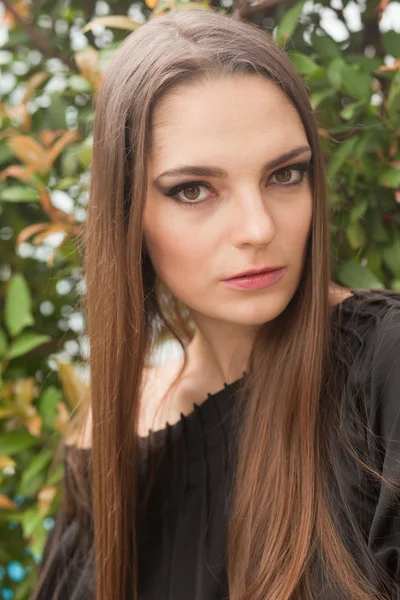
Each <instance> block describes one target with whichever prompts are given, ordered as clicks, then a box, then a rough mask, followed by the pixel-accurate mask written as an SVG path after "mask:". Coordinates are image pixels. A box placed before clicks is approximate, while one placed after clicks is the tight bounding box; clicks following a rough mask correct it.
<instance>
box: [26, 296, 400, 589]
mask: <svg viewBox="0 0 400 600" xmlns="http://www.w3.org/2000/svg"><path fill="white" fill-rule="evenodd" d="M352 292H353V296H352V297H349V298H347V299H345V300H344V301H343V302H341V303H340V304H339V305H336V306H335V307H334V309H333V319H337V321H336V322H337V323H338V326H339V327H338V330H337V331H338V332H339V336H338V338H337V339H336V338H335V347H334V352H335V353H336V358H337V363H338V365H340V371H341V377H343V394H344V396H345V398H346V401H347V403H348V405H349V406H350V407H351V411H350V412H349V413H348V414H349V415H351V414H352V411H356V413H357V415H359V416H360V417H361V419H362V421H363V423H364V424H365V428H362V429H360V428H359V427H358V426H357V425H354V427H353V426H352V419H351V416H349V418H348V419H347V422H346V427H347V433H348V435H349V437H350V439H351V441H352V442H353V443H354V444H355V446H357V447H358V448H360V449H361V450H360V451H361V453H362V454H363V455H364V456H365V458H366V460H368V461H369V462H370V463H371V464H373V465H374V466H375V467H376V468H378V469H379V470H380V472H382V473H383V474H384V475H386V476H390V477H392V478H393V479H394V480H395V481H397V482H400V293H394V292H389V291H387V290H352ZM244 377H245V374H244ZM243 380H244V378H243V377H242V378H241V379H238V380H237V381H235V382H233V383H231V384H229V385H228V384H225V385H224V387H223V389H221V390H220V391H219V392H217V393H215V394H209V395H208V397H207V398H206V399H205V400H204V401H203V402H202V403H201V404H200V405H197V404H194V406H193V412H191V413H190V414H189V415H187V416H184V415H181V419H180V421H178V422H177V423H175V424H173V425H169V424H168V425H167V426H166V428H165V429H163V430H159V431H155V432H151V431H150V432H149V436H148V437H145V438H141V452H142V461H141V489H144V485H145V483H146V481H147V475H148V472H149V469H150V463H151V460H152V457H155V459H156V464H157V471H156V479H155V484H154V487H153V488H152V491H151V494H150V497H149V500H148V502H147V503H143V505H142V508H141V513H140V525H139V532H138V539H139V593H140V599H141V600H228V599H229V590H228V581H227V574H226V566H225V559H224V552H225V544H226V528H227V520H228V516H229V503H228V490H229V488H230V481H231V476H232V467H231V464H232V463H231V461H230V457H231V450H232V448H233V447H234V444H233V443H234V436H233V429H232V427H231V413H232V409H233V407H234V403H235V398H236V395H237V393H238V392H239V391H240V388H241V384H242V382H243ZM355 422H357V421H355ZM368 432H370V433H371V436H370V435H369V434H368ZM372 434H377V435H379V436H380V438H379V439H380V444H378V445H377V444H376V442H374V441H373V437H372ZM255 443H257V440H255ZM151 450H152V451H151ZM65 452H66V459H67V458H68V456H67V455H68V453H72V452H73V453H81V455H82V456H83V455H84V454H86V455H87V453H88V452H90V450H82V449H77V448H75V447H72V446H66V447H65ZM335 453H336V450H335ZM336 454H337V459H336V465H337V484H336V485H337V498H338V506H337V507H336V508H337V511H336V512H337V515H338V518H339V519H342V522H343V532H344V534H343V535H344V537H346V536H348V542H349V548H350V549H351V547H352V539H351V538H352V533H351V531H352V523H351V522H347V521H348V514H349V513H348V512H347V513H346V511H345V510H344V508H343V510H342V507H341V502H342V503H343V507H344V505H345V504H346V503H348V506H349V507H350V511H351V513H350V514H351V515H353V516H352V518H353V519H354V522H356V524H357V526H358V527H359V528H360V531H362V532H363V535H364V539H365V542H366V545H367V548H368V552H370V554H371V556H372V557H373V558H374V559H375V560H376V563H377V564H379V565H380V566H381V567H382V568H383V570H384V572H385V574H386V575H387V576H388V577H389V581H391V582H393V589H392V590H391V593H392V596H390V597H391V598H393V599H395V600H400V594H399V592H398V588H396V587H395V584H397V586H399V588H400V497H399V496H396V497H395V496H393V493H391V492H390V491H389V490H388V489H387V488H386V487H382V488H380V487H379V486H377V485H376V482H374V483H371V481H370V480H368V479H367V477H366V476H363V479H360V477H361V475H360V476H358V474H357V473H355V472H353V471H349V470H348V469H349V467H348V464H347V463H346V461H344V460H343V462H342V458H341V454H340V451H337V453H336ZM65 465H66V471H65V486H66V489H67V491H68V486H69V485H70V480H69V472H68V467H67V465H68V461H67V460H66V461H65ZM127 485H129V482H127ZM58 518H61V517H60V515H58ZM346 519H347V520H346ZM350 521H351V519H350ZM64 522H65V525H64V527H63V536H62V539H61V543H60V544H59V545H58V548H57V551H56V552H55V553H54V555H53V557H52V558H51V564H50V563H49V557H50V555H51V554H53V550H54V548H53V535H52V532H50V534H49V536H48V539H47V543H46V547H45V550H44V555H43V560H42V564H41V568H43V567H44V566H46V568H48V569H49V570H48V571H47V576H46V581H45V583H44V586H43V588H42V590H41V593H40V595H39V599H38V600H50V599H53V598H54V599H55V598H58V600H67V599H68V600H88V599H94V592H93V590H94V581H93V571H94V569H93V557H94V554H93V547H91V548H90V550H89V551H88V552H86V551H84V550H83V546H84V545H83V544H82V540H83V539H84V537H85V536H86V537H87V536H88V535H90V532H91V530H90V529H88V530H85V531H82V530H81V528H80V527H79V526H78V520H77V518H74V516H73V515H72V516H70V517H69V518H68V519H65V521H64ZM346 532H347V533H346ZM355 558H356V560H357V561H358V562H359V564H360V567H361V568H362V569H363V567H364V571H365V574H366V575H367V577H369V578H370V579H371V581H372V582H373V583H374V584H375V580H374V575H373V574H372V573H371V572H370V570H369V568H368V567H367V566H366V564H364V565H363V557H362V556H360V555H357V556H355ZM60 573H61V581H60ZM56 575H57V577H58V585H57V590H58V592H57V594H58V595H55V589H56ZM325 584H326V582H324V578H323V573H322V574H320V586H321V589H320V590H319V591H316V594H315V597H318V598H320V599H321V600H339V597H340V596H339V595H338V594H337V593H336V592H335V591H334V590H332V589H328V588H327V587H326V585H325ZM377 585H378V584H377ZM340 598H341V597H340Z"/></svg>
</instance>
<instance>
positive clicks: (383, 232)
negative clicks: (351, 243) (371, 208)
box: [369, 214, 390, 244]
mask: <svg viewBox="0 0 400 600" xmlns="http://www.w3.org/2000/svg"><path fill="white" fill-rule="evenodd" d="M369 232H370V234H371V236H372V239H373V240H374V242H380V243H382V244H387V243H388V242H389V240H390V238H389V234H388V232H387V229H385V228H384V226H383V225H382V222H381V216H380V215H379V214H377V215H376V217H375V218H373V219H372V221H371V223H370V230H369Z"/></svg>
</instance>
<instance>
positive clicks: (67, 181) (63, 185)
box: [54, 177, 79, 190]
mask: <svg viewBox="0 0 400 600" xmlns="http://www.w3.org/2000/svg"><path fill="white" fill-rule="evenodd" d="M78 182H79V177H63V178H62V179H60V181H59V182H58V183H57V184H56V185H55V186H54V189H55V190H66V189H68V188H69V187H71V185H76V184H77V183H78Z"/></svg>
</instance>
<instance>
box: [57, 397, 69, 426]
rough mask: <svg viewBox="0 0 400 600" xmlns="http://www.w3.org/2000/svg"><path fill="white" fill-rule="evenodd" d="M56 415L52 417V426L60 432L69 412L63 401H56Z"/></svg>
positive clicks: (67, 419) (65, 423)
mask: <svg viewBox="0 0 400 600" xmlns="http://www.w3.org/2000/svg"><path fill="white" fill-rule="evenodd" d="M56 408H57V413H58V414H57V416H56V418H55V419H54V427H55V428H56V429H57V431H59V432H62V431H63V430H64V428H65V426H66V425H67V423H68V421H69V415H70V412H69V410H68V408H67V407H66V405H65V403H64V402H57V405H56Z"/></svg>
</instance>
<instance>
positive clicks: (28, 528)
mask: <svg viewBox="0 0 400 600" xmlns="http://www.w3.org/2000/svg"><path fill="white" fill-rule="evenodd" d="M42 523H43V517H42V515H41V514H40V513H39V507H38V506H32V508H28V509H27V510H26V511H25V512H24V513H23V515H22V519H21V525H22V531H23V533H24V538H25V539H28V538H30V537H31V535H32V533H33V532H34V531H35V529H36V528H37V527H38V526H39V525H42Z"/></svg>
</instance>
